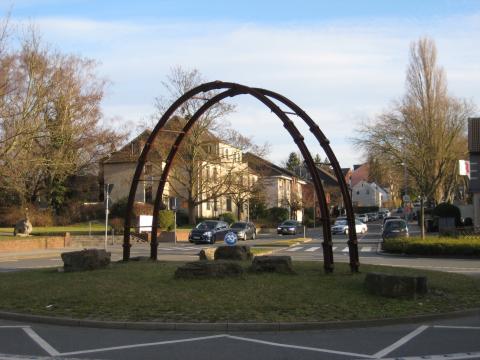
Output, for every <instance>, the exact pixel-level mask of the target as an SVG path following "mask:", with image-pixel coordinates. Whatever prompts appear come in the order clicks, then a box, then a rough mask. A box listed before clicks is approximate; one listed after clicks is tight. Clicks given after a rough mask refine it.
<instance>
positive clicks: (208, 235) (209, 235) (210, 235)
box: [203, 231, 212, 237]
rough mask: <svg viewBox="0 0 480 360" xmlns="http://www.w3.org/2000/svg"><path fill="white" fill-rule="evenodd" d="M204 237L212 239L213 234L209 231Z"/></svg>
mask: <svg viewBox="0 0 480 360" xmlns="http://www.w3.org/2000/svg"><path fill="white" fill-rule="evenodd" d="M203 235H204V236H206V237H212V232H211V231H207V232H204V233H203Z"/></svg>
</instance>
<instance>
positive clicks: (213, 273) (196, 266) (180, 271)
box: [175, 261, 243, 279]
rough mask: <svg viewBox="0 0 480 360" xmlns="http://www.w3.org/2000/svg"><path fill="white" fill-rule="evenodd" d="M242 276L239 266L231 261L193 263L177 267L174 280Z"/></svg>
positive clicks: (241, 269)
mask: <svg viewBox="0 0 480 360" xmlns="http://www.w3.org/2000/svg"><path fill="white" fill-rule="evenodd" d="M242 275H243V268H242V267H241V266H240V264H238V263H236V262H232V261H193V262H188V263H186V264H184V265H182V266H179V267H178V268H177V270H176V271H175V278H176V279H212V278H225V277H239V276H242Z"/></svg>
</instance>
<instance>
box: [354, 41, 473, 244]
mask: <svg viewBox="0 0 480 360" xmlns="http://www.w3.org/2000/svg"><path fill="white" fill-rule="evenodd" d="M473 110H474V106H473V105H472V104H471V103H468V102H466V101H464V100H460V99H457V98H454V97H452V96H450V95H449V94H448V91H447V82H446V79H445V74H444V71H443V69H442V68H441V67H439V66H438V65H437V51H436V47H435V43H434V41H433V40H431V39H428V38H424V39H420V40H418V41H417V42H414V43H412V45H411V48H410V64H409V66H408V69H407V79H406V94H405V95H404V96H403V98H402V99H401V100H400V101H399V102H398V103H397V104H396V105H395V106H394V107H393V108H392V109H391V110H389V111H387V112H386V113H384V114H382V115H380V116H379V117H378V118H377V119H376V121H375V123H373V124H371V125H365V126H364V127H363V128H362V129H361V134H362V137H361V138H359V139H357V140H356V143H357V144H358V145H359V146H361V147H362V148H363V149H364V150H365V151H366V153H367V154H368V155H369V156H370V157H372V158H375V159H378V160H379V161H380V162H384V163H389V164H391V166H392V167H396V168H397V172H400V171H401V170H398V169H401V168H403V167H404V166H405V168H406V171H407V174H408V177H409V178H410V179H411V180H412V182H411V185H412V186H413V187H414V188H415V190H416V192H417V193H418V195H419V196H420V199H421V214H420V217H421V219H420V220H421V223H422V237H424V228H423V207H424V200H426V199H431V200H436V201H439V200H440V199H441V196H442V193H444V188H445V186H446V185H447V182H448V180H447V179H449V175H450V174H451V172H452V171H454V168H455V163H456V162H457V160H458V159H460V158H462V157H463V156H464V155H465V144H462V142H464V139H465V129H466V120H467V118H468V116H470V115H471V114H472V113H473Z"/></svg>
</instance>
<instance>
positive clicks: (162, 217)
mask: <svg viewBox="0 0 480 360" xmlns="http://www.w3.org/2000/svg"><path fill="white" fill-rule="evenodd" d="M158 225H159V228H160V229H162V230H168V231H170V230H172V229H173V228H174V226H175V214H174V212H173V211H172V210H160V211H159V212H158Z"/></svg>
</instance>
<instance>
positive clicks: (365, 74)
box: [0, 0, 480, 167]
mask: <svg viewBox="0 0 480 360" xmlns="http://www.w3.org/2000/svg"><path fill="white" fill-rule="evenodd" d="M9 8H12V15H11V16H12V20H13V21H14V22H15V23H23V24H25V23H29V22H33V23H34V24H36V26H37V28H38V30H39V32H40V33H41V34H42V35H43V39H44V41H46V42H48V43H49V44H50V45H51V46H53V47H56V48H58V49H60V50H61V51H63V52H71V53H75V54H78V55H82V56H85V57H89V58H93V59H96V60H97V61H98V62H99V64H100V65H99V68H98V72H99V74H100V75H101V76H105V77H107V78H108V79H109V80H110V85H109V87H108V89H107V93H106V97H105V100H104V102H103V109H104V114H105V117H106V121H107V123H110V124H115V126H123V127H127V128H129V129H132V136H133V135H135V129H136V125H137V124H140V123H143V122H145V121H148V120H149V119H150V115H151V114H152V113H153V112H154V106H153V105H154V99H155V97H157V96H161V95H164V93H163V92H164V90H163V88H162V86H161V81H163V80H164V79H165V76H166V75H167V74H168V73H169V71H170V69H171V68H172V67H173V66H177V65H180V66H182V67H184V68H186V69H191V68H197V69H198V70H200V72H201V73H202V74H203V76H204V78H205V80H217V79H218V80H225V81H233V82H239V83H243V84H246V85H250V86H258V87H264V88H269V89H271V90H274V91H278V92H280V93H282V94H283V95H285V96H287V97H289V98H291V99H292V100H293V101H294V102H296V103H297V104H298V105H300V106H301V107H302V108H303V109H304V110H305V111H307V113H309V114H310V115H311V116H312V117H313V118H314V119H315V120H316V121H317V122H318V124H319V125H320V127H321V128H322V129H323V131H324V132H325V134H326V135H327V136H328V137H329V138H330V140H331V144H332V147H333V149H334V151H336V153H337V156H338V158H339V159H340V162H341V165H342V166H343V167H346V166H352V165H353V164H354V163H358V162H360V161H361V160H362V154H360V153H358V151H356V150H355V149H354V148H353V146H352V144H351V142H350V141H349V138H351V137H353V136H355V129H356V128H358V125H359V124H360V123H361V122H368V121H371V120H372V119H373V118H374V117H375V115H376V114H378V113H380V112H381V111H382V110H384V109H386V108H388V106H389V105H390V104H391V103H392V101H394V100H395V99H398V98H399V97H400V96H401V95H402V94H403V92H404V83H405V69H406V67H407V64H408V52H409V46H410V43H411V42H412V41H414V40H417V39H418V38H419V37H422V36H430V37H431V38H433V39H434V40H435V41H436V44H437V48H438V62H439V64H441V65H442V66H443V67H444V69H445V71H446V73H447V79H448V81H449V88H450V90H451V92H452V94H454V95H455V96H458V97H462V98H466V99H470V100H472V101H474V102H475V103H476V104H477V105H480V92H479V91H478V89H479V84H480V61H479V60H480V47H479V46H478V41H479V40H478V39H480V1H465V0H463V1H462V0H450V1H447V0H436V1H393V0H383V1H380V0H377V1H373V0H370V1H361V0H357V1H354V0H349V1H301V0H298V1H270V0H268V1H260V0H257V1H250V0H249V1H237V2H229V1H208V0H204V1H179V0H178V1H173V0H172V1H170V0H168V1H113V0H96V1H94V0H76V1H75V0H71V1H65V0H64V1H60V0H17V1H14V2H11V1H3V0H0V12H5V11H6V10H8V9H9ZM234 103H235V104H237V105H238V106H237V112H236V113H235V114H233V115H231V116H230V117H229V119H228V121H229V122H230V123H231V124H232V126H233V127H234V128H236V129H237V130H240V131H241V132H242V133H244V134H245V135H251V136H253V138H254V140H255V141H256V142H258V143H263V142H265V141H268V142H269V143H270V144H271V145H272V146H271V149H272V151H271V153H270V155H269V157H270V159H272V160H273V161H276V162H279V161H281V160H282V159H285V158H286V157H287V156H288V153H289V152H290V151H295V150H296V149H295V145H294V144H293V142H292V141H291V139H289V138H288V135H287V133H286V132H285V130H284V129H283V128H282V126H281V125H280V124H279V121H278V119H276V118H274V117H273V116H272V115H271V114H270V113H269V111H267V110H265V109H264V108H263V107H262V106H260V105H259V104H257V103H256V102H255V101H254V100H252V99H248V98H239V99H235V100H234ZM297 125H298V126H299V128H301V129H304V128H303V127H302V125H301V124H297ZM306 140H307V143H308V144H311V145H312V147H311V151H312V152H313V153H316V152H318V153H320V154H322V152H321V149H320V147H319V146H318V145H317V144H315V142H314V141H313V139H312V138H310V137H308V136H306Z"/></svg>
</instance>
